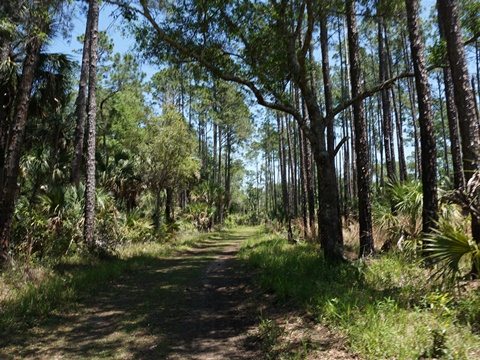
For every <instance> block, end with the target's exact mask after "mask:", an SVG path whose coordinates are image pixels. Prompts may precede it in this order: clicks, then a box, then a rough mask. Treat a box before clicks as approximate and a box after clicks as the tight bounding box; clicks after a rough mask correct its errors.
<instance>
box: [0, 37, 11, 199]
mask: <svg viewBox="0 0 480 360" xmlns="http://www.w3.org/2000/svg"><path fill="white" fill-rule="evenodd" d="M10 51H11V48H10V42H9V41H8V40H7V39H2V40H1V47H0V65H2V64H4V63H6V62H7V61H9V57H10ZM12 90H13V89H11V88H10V86H9V84H8V83H6V81H2V82H0V202H1V198H2V189H3V176H4V170H5V154H6V152H7V143H8V133H9V128H10V120H11V117H10V109H11V101H12V98H13V97H12Z"/></svg>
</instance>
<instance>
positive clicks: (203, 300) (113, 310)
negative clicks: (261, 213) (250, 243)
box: [0, 230, 261, 360]
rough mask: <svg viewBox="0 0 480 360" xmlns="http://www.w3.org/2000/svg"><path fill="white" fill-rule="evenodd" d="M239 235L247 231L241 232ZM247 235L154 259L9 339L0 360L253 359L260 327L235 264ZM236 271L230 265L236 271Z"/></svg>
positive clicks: (243, 277)
mask: <svg viewBox="0 0 480 360" xmlns="http://www.w3.org/2000/svg"><path fill="white" fill-rule="evenodd" d="M243 231H244V230H243ZM250 235H252V233H233V234H226V235H225V236H223V237H222V238H221V239H218V240H221V241H222V242H223V243H226V244H227V245H226V246H224V247H218V240H215V239H214V240H210V241H206V242H204V243H202V244H201V245H200V246H199V247H197V248H195V249H193V250H192V251H189V252H188V253H184V254H182V255H181V256H178V257H175V258H172V259H156V260H155V261H152V264H151V265H150V266H149V267H148V268H142V269H137V270H135V271H132V272H130V273H128V274H126V275H125V276H123V277H121V278H120V279H118V280H117V281H115V282H114V283H111V284H106V285H105V289H103V290H101V291H99V292H98V293H97V294H93V295H91V296H90V297H88V298H86V299H84V301H82V302H81V303H80V304H79V305H78V307H77V308H76V311H73V312H69V313H59V314H53V315H52V316H51V317H50V318H49V319H48V321H46V322H44V323H43V324H42V326H39V327H35V328H32V329H30V330H29V331H28V332H27V333H25V334H19V335H13V336H12V339H11V341H10V342H9V344H8V345H7V346H6V347H4V348H3V349H1V350H0V358H1V359H20V358H21V359H198V360H202V359H254V358H259V357H261V354H260V352H259V349H258V347H259V344H258V341H257V340H256V338H255V337H253V336H250V334H251V332H252V329H254V327H255V325H256V323H257V322H258V311H257V307H256V304H255V300H254V299H253V298H252V296H251V292H250V290H249V287H248V285H247V284H248V283H249V280H250V279H249V277H248V275H247V274H246V272H245V271H243V270H241V268H240V267H239V265H238V264H236V259H235V255H236V253H237V251H238V249H239V247H240V245H241V242H242V241H243V240H244V239H245V238H247V237H248V236H250ZM234 266H235V267H234Z"/></svg>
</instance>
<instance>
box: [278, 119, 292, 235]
mask: <svg viewBox="0 0 480 360" xmlns="http://www.w3.org/2000/svg"><path fill="white" fill-rule="evenodd" d="M277 125H278V158H279V162H280V182H281V184H282V200H283V211H284V220H285V221H286V223H287V227H288V241H289V242H292V241H293V234H292V227H291V223H290V198H289V196H288V189H287V171H286V166H287V159H286V154H285V142H284V126H283V119H282V116H281V115H280V114H278V113H277Z"/></svg>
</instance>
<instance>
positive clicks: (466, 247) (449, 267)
mask: <svg viewBox="0 0 480 360" xmlns="http://www.w3.org/2000/svg"><path fill="white" fill-rule="evenodd" d="M442 202H443V203H446V205H444V206H443V207H442V209H443V210H442V212H441V214H440V220H439V222H438V229H434V230H433V232H432V233H431V234H429V235H427V236H426V237H425V239H424V241H425V242H426V251H427V253H428V257H429V258H430V259H431V260H432V261H434V262H435V263H436V264H437V268H438V271H437V275H438V276H440V277H442V278H444V279H447V280H454V279H455V278H456V276H457V275H459V273H461V272H462V266H461V265H462V262H463V261H464V260H465V262H466V263H467V264H468V263H469V262H470V263H471V265H473V268H474V269H476V270H477V271H478V269H480V249H479V244H477V243H476V242H475V241H474V239H472V237H471V236H470V234H469V231H468V229H467V228H468V227H467V225H468V223H469V221H470V219H471V217H472V216H474V217H477V219H478V218H480V173H479V172H476V173H475V174H474V175H473V176H472V178H471V179H470V180H469V181H468V184H467V187H466V189H465V190H459V189H456V190H453V191H450V192H447V193H445V194H444V195H443V196H442ZM460 208H461V209H463V211H464V213H469V214H470V216H469V217H468V218H467V219H466V220H463V221H459V219H462V218H463V217H462V216H461V214H460ZM464 269H467V266H466V265H465V267H464Z"/></svg>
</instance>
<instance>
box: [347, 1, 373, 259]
mask: <svg viewBox="0 0 480 360" xmlns="http://www.w3.org/2000/svg"><path fill="white" fill-rule="evenodd" d="M355 8H356V6H355V1H352V0H348V1H347V26H348V48H349V57H350V74H351V75H350V78H351V81H352V96H353V97H354V98H355V97H357V96H358V95H359V94H360V93H362V73H361V67H360V56H359V53H360V45H359V41H358V31H357V19H356V14H355V11H356V9H355ZM353 119H354V125H355V149H356V155H357V156H356V157H357V159H356V161H357V184H358V213H359V214H358V218H359V224H360V254H359V256H360V257H365V256H370V255H371V254H373V253H374V252H375V249H374V243H373V231H372V209H371V203H370V164H369V153H368V143H367V124H366V121H365V107H364V103H363V101H357V102H356V103H354V105H353Z"/></svg>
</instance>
